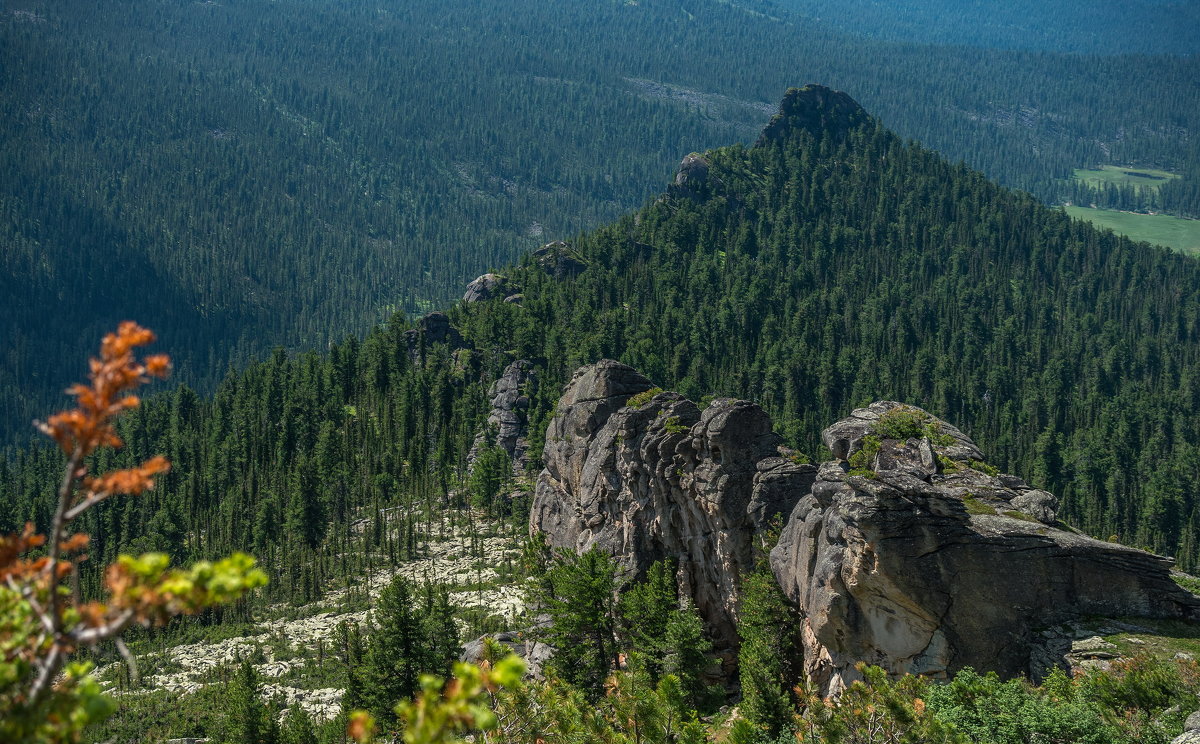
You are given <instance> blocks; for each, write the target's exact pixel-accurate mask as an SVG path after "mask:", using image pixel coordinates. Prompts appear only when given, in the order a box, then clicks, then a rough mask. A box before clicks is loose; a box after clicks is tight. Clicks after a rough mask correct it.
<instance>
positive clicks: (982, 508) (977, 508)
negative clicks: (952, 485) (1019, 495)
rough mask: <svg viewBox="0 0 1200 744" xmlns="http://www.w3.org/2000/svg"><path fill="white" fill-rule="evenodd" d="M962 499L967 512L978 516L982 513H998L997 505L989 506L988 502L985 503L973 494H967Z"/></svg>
mask: <svg viewBox="0 0 1200 744" xmlns="http://www.w3.org/2000/svg"><path fill="white" fill-rule="evenodd" d="M962 501H963V506H965V507H966V508H967V514H971V515H975V516H978V515H981V514H993V515H994V514H995V513H996V509H995V507H992V506H989V505H988V504H985V503H983V502H982V501H980V500H979V499H977V498H975V497H974V496H972V495H971V494H967V495H966V496H963V500H962Z"/></svg>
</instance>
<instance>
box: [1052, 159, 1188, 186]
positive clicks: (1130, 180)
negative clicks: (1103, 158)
mask: <svg viewBox="0 0 1200 744" xmlns="http://www.w3.org/2000/svg"><path fill="white" fill-rule="evenodd" d="M1175 178H1179V175H1178V174H1176V173H1169V172H1167V171H1162V170H1155V169H1153V168H1126V167H1123V166H1119V165H1102V166H1100V168H1099V169H1098V170H1090V169H1085V168H1076V169H1075V180H1076V181H1082V182H1083V183H1085V184H1087V185H1088V186H1091V187H1092V188H1104V187H1105V186H1107V185H1108V184H1112V185H1113V186H1133V187H1134V188H1135V189H1138V190H1141V189H1153V190H1155V191H1157V190H1158V188H1159V187H1160V186H1162V185H1163V184H1164V183H1166V182H1167V181H1170V180H1172V179H1175Z"/></svg>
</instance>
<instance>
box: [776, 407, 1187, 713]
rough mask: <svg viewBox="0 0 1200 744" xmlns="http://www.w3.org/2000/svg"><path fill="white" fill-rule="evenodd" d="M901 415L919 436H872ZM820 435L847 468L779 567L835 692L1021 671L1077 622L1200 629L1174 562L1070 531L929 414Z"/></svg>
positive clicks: (808, 664)
mask: <svg viewBox="0 0 1200 744" xmlns="http://www.w3.org/2000/svg"><path fill="white" fill-rule="evenodd" d="M897 413H901V414H903V415H905V416H907V417H908V418H909V420H910V421H917V422H922V423H923V429H922V430H921V431H914V432H911V433H913V434H914V435H915V436H910V437H906V438H905V439H903V440H900V439H889V438H885V437H881V436H879V435H877V434H875V432H876V431H877V428H876V427H877V422H880V421H881V420H882V419H884V418H885V417H889V416H892V417H894V416H896V415H897ZM893 420H894V419H893ZM823 438H824V441H825V444H826V445H827V446H828V447H829V448H830V450H831V451H832V452H833V453H834V454H835V457H837V458H839V459H837V460H835V461H832V462H827V463H824V464H823V465H821V467H820V470H819V472H818V473H817V477H816V481H815V483H814V484H813V486H812V488H811V490H810V492H809V493H807V494H805V495H804V496H803V497H802V498H800V499H799V501H798V503H797V504H796V506H795V509H794V510H793V511H792V513H791V516H790V518H789V519H788V521H787V524H786V525H785V527H784V530H783V533H782V535H781V536H780V540H779V543H778V544H777V546H776V547H775V549H774V550H773V551H772V553H771V566H772V569H773V571H774V573H775V577H776V579H777V580H778V581H779V584H780V586H781V587H782V588H783V591H784V593H785V594H786V595H787V597H788V598H789V599H790V600H791V601H792V602H794V603H795V604H796V606H797V607H798V608H799V610H800V613H801V616H802V621H801V627H800V628H799V633H800V636H801V638H802V640H803V646H804V664H805V669H806V671H807V672H808V674H809V675H810V676H811V678H812V679H813V681H814V682H815V683H816V684H817V685H818V686H819V687H820V688H821V689H822V690H823V691H825V692H827V693H836V692H837V691H839V690H840V689H842V688H843V687H844V686H845V685H846V684H847V683H848V682H849V681H851V680H853V679H856V678H857V676H858V675H857V672H856V671H855V669H854V665H855V664H856V663H858V662H860V661H864V662H867V663H870V664H878V665H880V666H883V667H884V668H886V669H888V670H889V671H891V672H893V673H903V672H910V673H913V674H924V675H930V676H934V677H944V676H948V675H952V674H953V673H955V672H956V671H958V670H959V669H961V668H963V667H965V666H971V667H974V668H977V669H986V670H995V671H997V672H999V673H1000V674H1002V675H1005V676H1012V675H1017V674H1023V673H1024V674H1027V673H1029V672H1030V669H1029V665H1030V653H1031V650H1033V645H1034V640H1035V633H1034V631H1035V629H1037V628H1040V627H1045V626H1047V625H1050V624H1053V623H1057V622H1063V621H1066V620H1068V619H1070V618H1073V617H1079V616H1083V615H1097V616H1107V617H1114V616H1142V617H1178V618H1192V619H1195V618H1200V598H1197V597H1195V596H1193V595H1191V594H1189V593H1188V592H1186V591H1184V590H1182V589H1181V588H1179V587H1178V586H1177V585H1176V584H1175V583H1174V582H1173V581H1172V580H1171V578H1170V567H1171V561H1170V559H1167V558H1163V557H1160V556H1156V555H1153V554H1151V553H1147V552H1144V551H1141V550H1136V549H1134V548H1129V547H1125V546H1122V545H1117V544H1113V543H1108V542H1102V541H1100V540H1095V539H1092V538H1090V537H1085V536H1083V535H1080V534H1078V533H1075V532H1073V531H1070V530H1069V528H1066V526H1065V525H1061V524H1060V523H1058V522H1057V521H1056V518H1055V513H1054V512H1055V509H1056V506H1057V501H1056V499H1055V498H1054V496H1053V495H1051V494H1049V493H1047V492H1045V491H1039V490H1037V489H1034V488H1031V487H1030V486H1028V485H1027V484H1025V483H1024V481H1022V480H1021V479H1020V478H1016V477H1014V476H1009V475H1003V474H999V473H996V474H994V475H993V474H991V473H994V472H995V469H994V468H990V467H989V466H988V465H987V464H986V463H985V462H983V455H982V453H981V452H980V451H979V449H978V448H977V447H976V446H975V444H974V442H972V441H971V440H970V439H969V438H968V437H967V436H966V435H964V434H963V433H962V432H960V431H959V430H958V429H955V428H954V427H952V426H950V425H949V424H947V423H945V422H943V421H940V420H938V419H937V418H936V417H934V416H932V415H930V414H928V413H926V412H925V411H922V410H921V409H918V408H913V407H911V406H903V405H902V404H899V403H894V402H889V401H884V402H878V403H874V404H872V405H871V406H869V407H867V408H865V409H859V410H856V411H854V413H852V414H851V416H850V417H849V418H847V419H844V420H842V421H839V422H838V423H836V424H834V425H833V426H831V427H829V428H828V429H826V430H825V432H824V433H823ZM851 463H853V467H852V466H851Z"/></svg>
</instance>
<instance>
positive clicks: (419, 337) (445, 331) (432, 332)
mask: <svg viewBox="0 0 1200 744" xmlns="http://www.w3.org/2000/svg"><path fill="white" fill-rule="evenodd" d="M404 341H405V343H406V344H407V345H408V357H409V359H410V360H411V361H412V362H413V363H417V362H419V361H420V360H421V359H422V356H423V354H424V352H425V350H426V349H428V348H429V346H431V345H433V344H449V345H450V349H451V351H455V350H457V349H464V348H466V346H467V345H466V341H465V340H464V339H463V337H462V334H461V333H459V332H458V329H457V328H455V327H454V326H452V325H450V316H448V315H446V314H445V313H429V314H428V315H423V316H421V318H420V319H419V320H418V321H417V327H416V328H413V329H411V330H407V331H405V332H404Z"/></svg>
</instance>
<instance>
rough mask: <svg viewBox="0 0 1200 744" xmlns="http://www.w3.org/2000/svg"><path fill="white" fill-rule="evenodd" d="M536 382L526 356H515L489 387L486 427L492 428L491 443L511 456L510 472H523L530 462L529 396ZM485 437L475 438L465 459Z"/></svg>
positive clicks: (474, 453)
mask: <svg viewBox="0 0 1200 744" xmlns="http://www.w3.org/2000/svg"><path fill="white" fill-rule="evenodd" d="M536 386H537V372H536V371H535V370H534V368H533V365H532V364H531V363H530V362H528V361H527V360H525V359H518V360H517V361H515V362H513V363H512V364H510V365H508V367H506V368H505V369H504V373H503V374H501V375H500V377H499V379H497V380H496V381H495V382H494V383H492V387H491V388H490V389H489V390H488V396H489V397H490V398H491V402H492V411H491V413H489V414H488V419H487V425H488V431H489V432H494V433H495V437H494V439H493V443H494V444H495V445H496V446H497V447H499V448H500V449H502V450H504V452H505V453H506V454H507V455H508V457H509V459H510V460H512V467H513V475H520V474H522V473H524V472H525V468H526V466H527V465H528V464H529V440H528V436H529V398H530V396H531V395H532V393H533V391H534V388H535V387H536ZM485 441H487V437H486V434H485V433H481V434H480V435H479V437H478V438H477V439H476V440H475V444H474V446H473V447H472V448H471V452H470V453H469V454H468V455H467V461H468V462H469V463H471V464H472V465H473V464H474V463H475V460H476V459H477V457H478V454H479V449H480V447H481V446H482V445H483V443H484V442H485Z"/></svg>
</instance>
